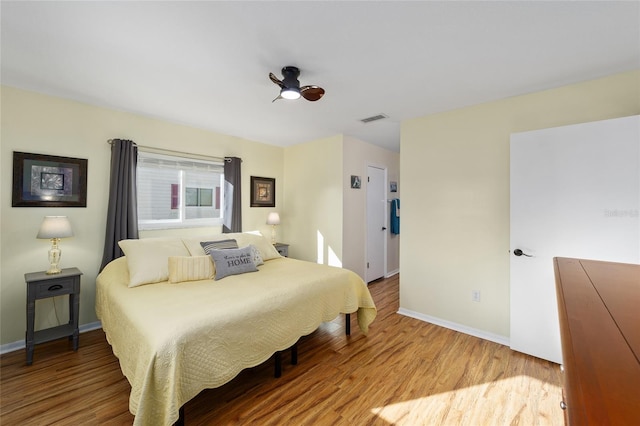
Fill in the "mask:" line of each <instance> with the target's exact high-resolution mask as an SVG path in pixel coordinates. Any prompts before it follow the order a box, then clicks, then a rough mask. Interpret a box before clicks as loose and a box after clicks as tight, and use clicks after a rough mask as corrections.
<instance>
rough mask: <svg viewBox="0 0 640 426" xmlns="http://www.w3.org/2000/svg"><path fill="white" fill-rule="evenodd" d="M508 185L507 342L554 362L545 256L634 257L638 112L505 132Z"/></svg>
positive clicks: (638, 247)
mask: <svg viewBox="0 0 640 426" xmlns="http://www.w3.org/2000/svg"><path fill="white" fill-rule="evenodd" d="M510 184H511V265H510V266H511V295H510V297H511V305H510V308H511V317H510V322H511V333H510V345H511V348H512V349H514V350H516V351H519V352H524V353H527V354H530V355H533V356H536V357H539V358H543V359H547V360H550V361H553V362H557V363H561V361H562V352H561V346H560V329H559V322H558V312H557V302H556V293H555V277H554V272H553V263H552V259H553V258H554V257H577V258H586V259H596V260H606V261H615V262H624V263H640V218H639V213H638V212H639V210H640V117H638V116H634V117H626V118H621V119H613V120H606V121H599V122H594V123H585V124H580V125H574V126H566V127H558V128H553V129H545V130H539V131H532V132H525V133H518V134H513V135H511V181H510ZM516 249H520V250H521V251H522V252H523V253H524V254H523V255H520V256H517V255H515V254H516V252H515V250H516ZM527 255H528V256H527ZM529 256H530V257H529Z"/></svg>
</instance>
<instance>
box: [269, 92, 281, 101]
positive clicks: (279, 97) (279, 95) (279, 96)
mask: <svg viewBox="0 0 640 426" xmlns="http://www.w3.org/2000/svg"><path fill="white" fill-rule="evenodd" d="M278 99H284V98H283V97H282V95H281V94H280V93H278V97H277V98H275V99H274V100H272V101H271V103H274V102H275V101H277V100H278Z"/></svg>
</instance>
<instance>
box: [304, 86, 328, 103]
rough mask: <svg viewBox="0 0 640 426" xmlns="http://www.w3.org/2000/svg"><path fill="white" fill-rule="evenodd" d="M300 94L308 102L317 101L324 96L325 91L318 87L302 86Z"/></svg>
mask: <svg viewBox="0 0 640 426" xmlns="http://www.w3.org/2000/svg"><path fill="white" fill-rule="evenodd" d="M300 94H301V95H302V97H303V98H305V99H306V100H308V101H312V102H314V101H317V100H318V99H320V98H321V97H322V96H323V95H324V89H323V88H322V87H318V86H302V87H301V88H300Z"/></svg>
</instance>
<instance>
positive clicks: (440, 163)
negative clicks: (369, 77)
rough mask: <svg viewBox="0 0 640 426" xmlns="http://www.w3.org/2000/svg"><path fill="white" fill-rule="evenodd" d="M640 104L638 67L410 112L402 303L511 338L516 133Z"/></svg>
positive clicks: (404, 142) (404, 159) (405, 136)
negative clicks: (476, 293) (477, 296)
mask: <svg viewBox="0 0 640 426" xmlns="http://www.w3.org/2000/svg"><path fill="white" fill-rule="evenodd" d="M639 113H640V71H638V70H636V71H633V72H628V73H623V74H619V75H613V76H609V77H606V78H602V79H598V80H593V81H588V82H583V83H580V84H574V85H570V86H565V87H560V88H557V89H553V90H547V91H543V92H539V93H532V94H528V95H523V96H518V97H513V98H509V99H504V100H500V101H496V102H490V103H486V104H482V105H476V106H472V107H468V108H463V109H459V110H455V111H450V112H446V113H442V114H435V115H430V116H426V117H420V118H416V119H413V120H408V121H406V122H404V123H403V124H402V128H401V132H402V133H401V151H400V160H401V164H402V170H401V173H400V174H401V178H402V183H403V187H402V194H403V199H402V230H403V233H402V239H401V242H400V268H401V271H402V274H401V278H400V306H401V310H405V311H408V312H410V313H411V314H416V316H418V317H423V318H424V319H427V320H435V321H442V322H445V323H446V322H449V323H452V324H454V325H459V326H462V328H465V327H467V328H470V329H473V330H476V331H479V332H480V333H484V334H487V335H493V336H497V337H498V338H500V337H504V338H506V339H508V335H509V256H510V253H509V250H510V247H509V136H510V134H511V133H514V132H523V131H528V130H535V129H542V128H549V127H556V126H562V125H568V124H576V123H581V122H589V121H596V120H604V119H609V118H615V117H623V116H629V115H635V114H639ZM550 267H551V266H550ZM474 289H477V290H480V291H481V294H482V299H481V300H482V301H481V302H480V303H477V302H472V301H471V291H472V290H474Z"/></svg>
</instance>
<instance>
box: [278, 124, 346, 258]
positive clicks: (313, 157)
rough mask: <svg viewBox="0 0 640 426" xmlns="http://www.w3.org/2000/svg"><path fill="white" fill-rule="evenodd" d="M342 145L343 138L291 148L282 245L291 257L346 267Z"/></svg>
mask: <svg viewBox="0 0 640 426" xmlns="http://www.w3.org/2000/svg"><path fill="white" fill-rule="evenodd" d="M342 146H343V141H342V136H341V135H338V136H333V137H330V138H325V139H319V140H315V141H312V142H307V143H303V144H299V145H294V146H291V147H287V148H285V154H284V164H285V167H284V176H285V185H284V187H285V195H284V206H283V210H284V213H283V214H281V216H280V222H281V224H282V225H281V226H279V227H278V232H279V234H278V240H279V241H282V242H286V243H289V244H291V246H290V247H289V255H290V256H291V257H294V258H296V259H302V260H308V261H311V262H319V263H323V264H329V265H334V266H341V262H342V255H343V247H342V232H343V231H342V202H343V200H342V191H343V182H342V164H343V162H342V158H343V153H342ZM276 207H277V206H276ZM276 210H277V209H276Z"/></svg>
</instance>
